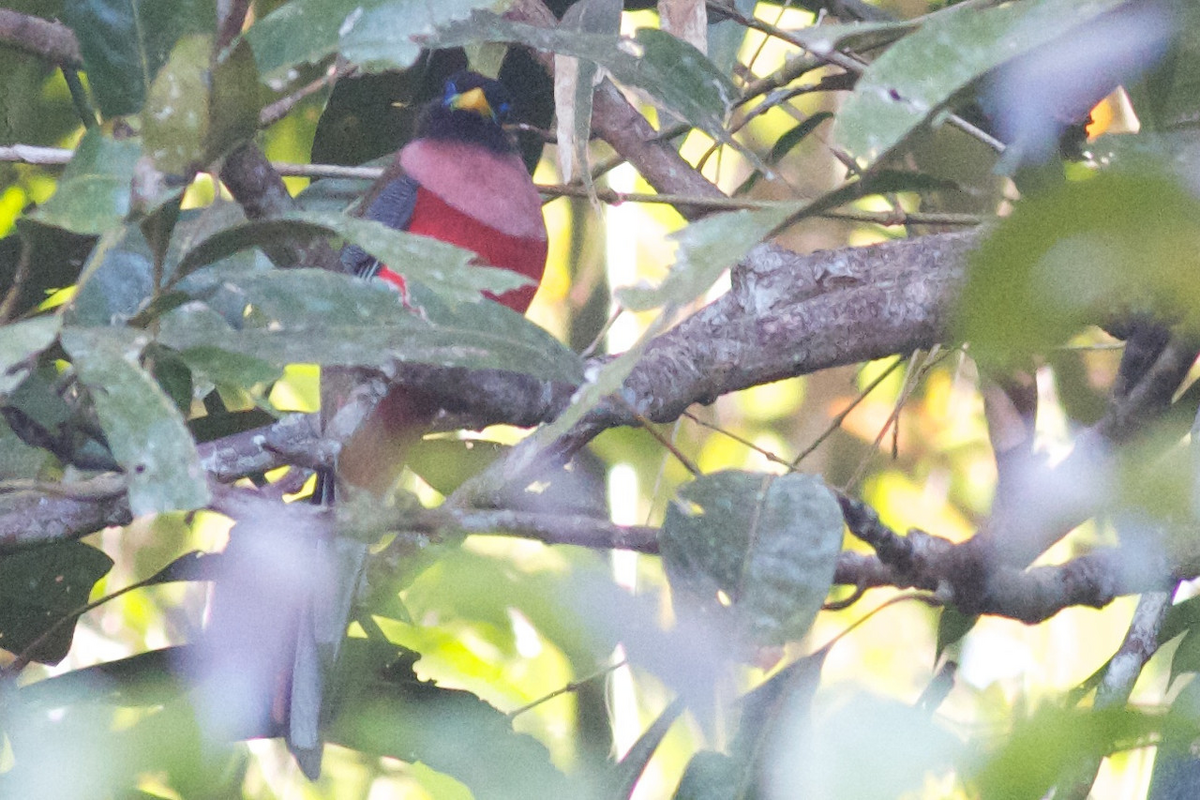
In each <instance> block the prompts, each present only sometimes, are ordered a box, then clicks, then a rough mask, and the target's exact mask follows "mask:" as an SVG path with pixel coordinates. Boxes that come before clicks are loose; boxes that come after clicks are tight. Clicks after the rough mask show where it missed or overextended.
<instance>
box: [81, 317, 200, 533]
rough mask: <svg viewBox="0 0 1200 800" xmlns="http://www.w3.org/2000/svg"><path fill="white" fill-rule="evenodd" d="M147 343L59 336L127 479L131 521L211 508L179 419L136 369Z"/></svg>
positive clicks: (104, 332) (96, 332)
mask: <svg viewBox="0 0 1200 800" xmlns="http://www.w3.org/2000/svg"><path fill="white" fill-rule="evenodd" d="M148 341H149V340H148V337H146V336H145V335H144V334H140V333H138V332H135V331H130V330H126V329H120V328H114V329H99V328H74V327H69V328H65V329H64V330H63V333H62V342H63V347H64V348H66V350H67V352H68V353H69V354H70V356H71V359H72V362H73V363H74V365H75V369H76V370H77V371H78V372H79V377H80V380H81V381H82V382H83V384H84V385H85V386H87V387H88V389H89V390H90V394H91V396H92V400H93V402H94V403H95V405H96V412H97V413H98V414H99V416H100V424H101V427H102V428H103V429H104V432H105V434H106V436H107V438H108V441H109V444H110V446H111V447H112V451H113V455H114V456H115V457H116V459H117V461H118V462H120V464H121V466H122V467H123V468H124V469H125V472H126V473H127V475H128V478H129V505H130V508H131V509H132V511H133V513H134V515H135V516H136V515H141V514H150V513H155V512H163V511H175V510H179V509H194V508H200V507H201V506H203V505H205V504H206V503H207V502H208V486H207V484H206V483H205V480H204V471H203V470H202V469H201V468H200V461H199V458H198V456H197V455H196V445H195V442H194V441H193V440H192V437H191V434H190V433H188V430H187V426H186V425H185V424H184V421H183V416H182V415H181V414H180V413H179V409H177V408H176V407H175V404H174V403H173V402H172V401H171V399H170V398H169V397H167V395H166V394H165V393H164V392H163V391H162V389H161V388H159V385H158V383H157V382H156V381H155V380H154V378H153V377H152V376H151V375H150V374H149V373H147V372H146V371H145V370H144V369H143V368H142V367H141V365H140V364H139V363H138V360H139V357H140V355H141V352H142V350H143V349H144V348H145V346H146V344H148Z"/></svg>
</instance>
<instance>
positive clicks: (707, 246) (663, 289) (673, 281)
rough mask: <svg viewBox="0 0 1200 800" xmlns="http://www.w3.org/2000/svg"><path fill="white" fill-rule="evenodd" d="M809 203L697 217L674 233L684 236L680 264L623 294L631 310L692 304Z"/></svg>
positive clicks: (623, 290)
mask: <svg viewBox="0 0 1200 800" xmlns="http://www.w3.org/2000/svg"><path fill="white" fill-rule="evenodd" d="M803 207H804V206H803V204H801V203H795V204H785V205H780V206H778V207H775V208H764V209H758V210H754V211H750V210H740V211H730V212H728V213H725V214H717V215H714V216H711V217H706V218H705V219H702V220H700V221H699V222H693V223H692V224H691V225H688V226H687V227H686V228H684V229H683V230H682V231H680V232H679V233H677V234H674V235H673V236H672V238H673V239H675V240H676V241H678V242H679V250H678V252H677V254H676V257H675V264H674V265H673V266H672V267H671V271H670V272H669V273H667V277H666V278H665V279H664V280H663V282H662V283H661V284H659V285H658V286H657V287H653V288H651V287H644V286H627V287H623V288H621V289H618V290H617V291H616V296H617V300H618V301H619V302H620V303H621V305H623V306H625V307H626V308H628V309H629V310H631V311H646V310H649V309H651V308H657V307H658V306H663V305H667V304H668V303H674V304H676V305H686V304H687V303H690V302H692V301H693V300H696V299H697V298H699V297H701V296H702V295H703V294H704V293H705V292H707V291H708V290H709V288H711V287H712V285H713V283H715V282H716V280H717V278H719V277H720V276H721V273H722V272H724V271H725V270H727V269H729V268H730V267H732V266H733V265H734V264H736V263H737V262H738V260H739V259H741V258H742V257H743V256H744V255H746V253H748V252H750V249H751V248H753V247H754V246H755V245H756V244H758V243H759V242H761V241H762V240H763V238H764V237H766V236H767V235H769V234H770V233H771V231H773V230H775V229H776V228H777V227H779V226H780V225H781V224H783V222H784V221H785V220H787V219H788V217H791V216H792V215H794V214H796V213H797V212H798V211H800V209H802V208H803Z"/></svg>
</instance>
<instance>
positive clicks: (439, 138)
mask: <svg viewBox="0 0 1200 800" xmlns="http://www.w3.org/2000/svg"><path fill="white" fill-rule="evenodd" d="M512 105H513V104H512V100H511V98H510V97H509V94H508V91H507V89H506V88H505V87H504V85H503V84H501V83H500V82H499V81H494V80H490V79H488V78H485V77H483V76H482V75H479V74H477V73H474V72H459V73H456V74H455V75H453V76H451V77H450V78H449V79H448V80H447V81H446V85H445V90H444V92H443V93H442V96H441V98H440V99H438V100H435V101H434V102H432V103H430V104H429V105H428V106H427V107H426V108H425V109H424V110H423V111H422V113H421V116H420V117H419V118H418V121H417V126H416V132H415V134H416V135H415V138H414V139H413V140H412V141H411V142H409V143H408V144H407V145H405V146H404V147H403V148H402V149H401V150H400V152H398V153H397V154H396V156H395V157H394V159H393V160H392V163H391V164H390V165H389V166H388V167H387V168H386V170H385V171H384V174H383V175H382V176H381V177H380V179H379V180H378V181H377V182H376V183H375V185H374V186H372V187H371V189H370V190H369V191H368V192H367V194H366V195H365V197H364V199H363V201H362V203H361V204H360V205H359V206H358V208H359V213H360V214H361V215H362V216H365V217H366V218H367V219H370V220H374V221H376V222H382V223H383V224H385V225H388V226H390V227H392V228H396V229H398V230H404V231H408V232H410V233H416V234H420V235H422V236H430V237H432V238H434V239H440V240H442V241H444V242H448V243H450V244H453V245H457V246H459V247H462V248H465V249H467V250H472V251H474V252H475V253H476V255H477V256H478V261H479V263H481V264H483V265H486V266H490V267H498V268H502V269H509V270H512V271H514V272H517V273H519V274H521V275H524V276H525V277H527V278H529V279H530V280H531V283H530V284H527V285H526V286H524V287H522V288H519V289H515V290H512V291H509V292H506V293H504V294H503V295H501V296H499V297H495V296H490V297H491V299H492V300H496V301H497V302H500V303H502V304H503V305H505V306H508V307H509V308H511V309H513V310H514V311H517V312H519V313H524V312H525V310H526V309H527V308H528V307H529V304H530V302H531V301H532V300H533V296H534V294H535V292H536V291H537V288H538V282H539V281H541V278H542V273H543V271H544V269H545V266H546V248H547V241H546V224H545V221H544V220H543V218H542V201H541V196H540V195H539V194H538V192H537V189H536V188H535V187H534V185H533V180H532V179H531V178H530V175H529V172H528V170H527V169H526V168H525V165H524V163H523V162H522V160H521V157H520V154H519V153H518V150H517V147H516V144H515V143H514V141H513V139H512V137H511V136H510V135H509V133H508V132H507V131H505V129H504V127H503V126H504V123H505V122H506V121H507V119H508V117H509V114H510V112H511V110H512ZM342 263H343V265H344V266H345V268H346V269H347V271H349V272H352V273H354V274H356V275H358V276H360V277H363V278H380V279H382V280H384V281H386V282H388V283H390V284H392V285H393V286H396V287H397V288H398V289H400V290H401V292H403V289H404V279H403V277H402V275H403V269H404V268H403V265H401V264H392V265H385V264H381V263H380V262H379V261H378V260H377V259H375V258H374V257H372V256H370V255H369V254H368V253H366V252H364V251H363V250H362V249H360V248H358V247H356V246H354V245H349V246H347V247H345V248H344V249H343V250H342ZM435 411H436V408H435V407H432V406H431V404H430V401H429V400H428V399H427V398H424V397H421V396H419V395H418V394H416V393H414V392H413V391H412V390H405V389H403V388H399V389H396V390H394V391H393V392H392V393H391V394H389V395H388V396H387V397H386V398H385V399H384V400H383V401H382V402H381V403H380V405H379V407H378V409H377V410H376V412H375V413H374V414H373V415H372V417H371V418H369V419H368V420H367V422H365V423H364V424H363V425H362V426H361V427H360V428H359V430H358V431H357V432H356V433H355V435H354V436H353V437H352V438H351V439H350V440H349V441H347V442H346V443H345V444H344V446H343V448H342V450H341V453H340V454H339V456H338V462H337V478H338V482H339V483H342V484H350V485H353V486H357V487H360V488H365V489H368V490H370V491H371V492H373V493H374V494H376V495H380V496H382V495H383V494H384V493H385V492H387V491H388V490H389V489H391V488H392V486H393V485H394V484H395V481H396V479H397V478H398V477H399V474H400V471H401V470H402V468H403V459H402V458H399V457H398V453H399V452H401V451H403V449H404V446H405V445H406V444H407V443H409V441H410V440H411V439H413V438H419V436H420V435H421V433H422V430H421V427H422V426H421V422H422V420H423V419H424V420H426V421H427V419H428V418H429V417H430V416H431V415H432V414H433V413H434V412H435ZM322 494H323V495H324V497H323V499H329V487H328V486H327V485H326V486H323V487H322Z"/></svg>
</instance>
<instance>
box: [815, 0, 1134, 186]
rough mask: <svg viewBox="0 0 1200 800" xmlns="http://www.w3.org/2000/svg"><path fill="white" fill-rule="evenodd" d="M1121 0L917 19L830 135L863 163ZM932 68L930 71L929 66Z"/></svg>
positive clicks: (1046, 3) (1035, 2) (1063, 1)
mask: <svg viewBox="0 0 1200 800" xmlns="http://www.w3.org/2000/svg"><path fill="white" fill-rule="evenodd" d="M1123 1H1124V0H1028V1H1027V2H1022V3H1008V4H1005V5H1001V6H996V7H992V8H984V9H980V8H977V7H974V6H961V7H959V6H956V7H952V8H949V9H946V10H944V11H940V12H937V13H935V14H931V15H929V16H928V17H926V18H925V20H926V21H925V24H924V25H923V26H922V27H921V29H920V30H918V31H916V32H915V33H912V34H910V35H909V36H907V37H905V38H904V39H901V40H900V41H899V42H897V43H896V44H894V45H892V46H891V47H890V48H889V49H888V50H887V51H886V52H885V53H884V54H883V55H881V56H880V57H879V58H878V59H876V60H875V61H874V62H872V63H871V64H870V65H869V66H868V67H867V68H866V69H864V70H863V74H862V77H861V78H859V81H858V83H857V85H856V86H855V87H854V93H853V94H852V95H851V96H850V98H849V99H848V100H847V101H846V104H845V105H844V106H843V107H842V110H841V111H840V112H839V113H838V118H837V124H836V126H835V129H834V136H835V138H836V140H837V142H838V144H840V145H841V146H843V147H845V148H846V149H847V150H848V151H850V153H851V154H852V155H854V156H855V157H857V158H858V159H859V160H860V161H862V162H864V163H866V164H872V163H875V162H876V161H878V160H880V159H882V158H883V157H884V156H885V155H887V154H888V153H890V152H891V151H892V150H893V149H895V148H896V147H897V146H898V145H899V144H900V143H901V142H902V141H904V139H905V138H906V137H907V136H908V135H909V134H910V133H912V132H913V131H914V130H915V129H916V128H917V127H918V126H920V125H922V124H924V123H926V122H927V121H929V120H931V119H932V118H933V117H934V116H935V115H936V114H938V113H939V112H941V111H943V110H944V109H945V108H946V107H947V106H949V105H950V103H951V102H952V100H953V99H954V98H955V96H956V95H957V94H958V93H959V92H961V91H962V90H964V89H966V88H967V87H968V86H969V85H970V84H971V83H973V82H974V81H976V80H978V79H979V78H981V77H982V76H983V75H985V74H986V73H988V72H991V71H992V70H995V69H997V68H998V67H1001V66H1003V65H1004V64H1007V63H1009V62H1011V61H1013V60H1015V59H1018V58H1020V57H1022V56H1024V55H1026V54H1028V53H1030V52H1031V51H1033V50H1035V49H1037V48H1039V47H1043V46H1045V45H1047V44H1049V43H1051V42H1053V41H1054V40H1055V39H1058V38H1059V37H1062V36H1065V35H1067V34H1069V33H1071V32H1072V31H1074V30H1075V29H1077V28H1079V27H1080V26H1082V25H1084V24H1086V23H1088V22H1090V21H1092V20H1094V19H1096V18H1097V17H1099V16H1101V15H1102V14H1105V13H1107V12H1109V11H1111V10H1112V9H1114V8H1116V7H1117V6H1119V5H1122V3H1123ZM931 64H936V65H937V68H936V69H931V68H930V65H931Z"/></svg>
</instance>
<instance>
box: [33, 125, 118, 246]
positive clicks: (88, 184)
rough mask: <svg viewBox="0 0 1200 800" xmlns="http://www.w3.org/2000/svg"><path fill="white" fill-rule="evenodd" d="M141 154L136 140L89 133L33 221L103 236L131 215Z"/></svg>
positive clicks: (95, 130)
mask: <svg viewBox="0 0 1200 800" xmlns="http://www.w3.org/2000/svg"><path fill="white" fill-rule="evenodd" d="M140 155H141V147H139V146H138V143H137V142H136V141H132V140H123V141H116V140H114V139H109V138H107V137H105V136H104V134H103V133H101V132H100V131H99V130H98V129H95V128H93V129H92V130H89V131H88V132H87V133H85V134H84V135H83V139H81V140H80V142H79V147H77V148H76V149H75V154H74V155H73V156H72V157H71V161H70V163H69V164H67V168H66V169H65V170H64V171H63V175H62V177H61V178H60V179H59V181H58V188H57V190H56V191H55V192H54V195H53V196H52V197H51V198H50V199H49V200H47V201H46V202H45V203H44V204H43V205H42V206H41V207H39V208H38V209H37V211H35V212H34V213H33V214H32V215H31V216H30V218H31V219H34V220H36V221H38V222H41V223H43V224H45V225H53V226H55V227H58V228H65V229H66V230H69V231H72V232H74V233H82V234H88V235H93V236H94V235H97V234H100V233H103V232H104V231H106V230H108V229H109V228H111V227H113V226H114V225H116V224H117V223H119V222H120V221H121V220H123V219H124V218H125V215H126V214H128V213H129V193H130V181H131V180H133V168H134V165H135V164H136V163H137V160H138V157H139V156H140Z"/></svg>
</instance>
